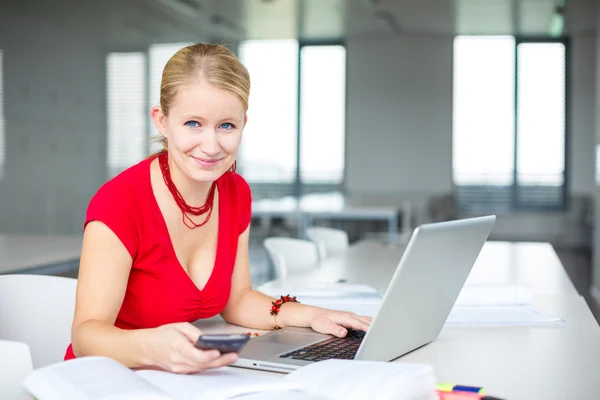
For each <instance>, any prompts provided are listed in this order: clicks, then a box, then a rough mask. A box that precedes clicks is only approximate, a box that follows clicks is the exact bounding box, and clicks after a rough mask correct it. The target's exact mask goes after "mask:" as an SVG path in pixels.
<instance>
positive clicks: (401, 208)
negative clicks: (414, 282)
mask: <svg viewBox="0 0 600 400" xmlns="http://www.w3.org/2000/svg"><path fill="white" fill-rule="evenodd" d="M415 201H418V200H416V197H415V196H376V197H374V196H344V195H342V194H341V193H322V194H309V195H304V196H301V197H300V198H295V197H291V196H288V197H284V198H281V199H263V200H257V201H254V202H253V203H252V215H253V217H258V218H260V217H262V218H272V217H284V218H297V219H298V220H299V228H298V229H299V232H298V236H299V237H301V238H305V237H306V235H305V232H306V228H308V227H309V226H311V225H312V223H313V222H314V221H315V220H318V219H328V220H331V219H334V220H370V221H376V220H383V221H387V224H388V241H389V242H392V243H393V242H396V241H398V234H399V232H398V213H399V212H401V213H402V228H401V232H400V233H401V234H402V237H403V238H408V237H409V236H410V234H411V233H412V230H413V227H412V222H411V221H412V219H413V218H412V211H413V210H412V208H413V203H414V202H415Z"/></svg>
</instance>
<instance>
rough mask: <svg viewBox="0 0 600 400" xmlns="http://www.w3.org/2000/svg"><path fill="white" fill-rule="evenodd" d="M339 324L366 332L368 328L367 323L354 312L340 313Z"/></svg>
mask: <svg viewBox="0 0 600 400" xmlns="http://www.w3.org/2000/svg"><path fill="white" fill-rule="evenodd" d="M339 324H340V325H342V326H344V327H346V328H352V329H357V330H360V331H364V332H366V331H367V330H368V329H369V323H368V322H366V321H363V320H361V319H360V318H358V316H357V315H355V314H354V313H344V314H342V315H341V318H340V320H339Z"/></svg>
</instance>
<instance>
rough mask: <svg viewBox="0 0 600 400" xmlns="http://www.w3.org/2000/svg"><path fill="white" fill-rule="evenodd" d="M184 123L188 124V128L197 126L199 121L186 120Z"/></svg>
mask: <svg viewBox="0 0 600 400" xmlns="http://www.w3.org/2000/svg"><path fill="white" fill-rule="evenodd" d="M184 125H186V126H189V127H190V128H199V127H200V123H199V122H198V121H188V122H186V123H185V124H184Z"/></svg>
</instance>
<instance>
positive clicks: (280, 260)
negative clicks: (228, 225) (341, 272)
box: [263, 237, 319, 279]
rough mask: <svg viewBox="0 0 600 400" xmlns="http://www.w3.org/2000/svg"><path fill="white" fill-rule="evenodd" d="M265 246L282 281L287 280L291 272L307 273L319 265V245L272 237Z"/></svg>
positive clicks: (266, 240) (299, 240)
mask: <svg viewBox="0 0 600 400" xmlns="http://www.w3.org/2000/svg"><path fill="white" fill-rule="evenodd" d="M263 245H264V246H265V249H267V253H268V254H269V258H270V259H271V262H273V265H274V266H275V269H276V271H277V275H278V276H277V278H280V279H284V278H286V277H287V276H288V273H289V272H295V271H306V270H307V269H311V268H314V267H315V266H317V264H318V263H319V251H318V249H317V245H316V244H315V243H313V242H311V241H309V240H302V239H294V238H287V237H270V238H266V239H265V240H264V241H263Z"/></svg>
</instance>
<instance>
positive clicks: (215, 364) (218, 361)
mask: <svg viewBox="0 0 600 400" xmlns="http://www.w3.org/2000/svg"><path fill="white" fill-rule="evenodd" d="M236 361H237V354H235V353H227V354H223V355H221V356H219V357H217V358H215V359H214V360H211V361H208V362H203V363H196V364H186V365H185V369H186V370H187V371H188V373H190V372H191V373H194V372H202V371H205V370H207V369H212V368H220V367H224V366H226V365H231V364H233V363H234V362H236Z"/></svg>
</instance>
